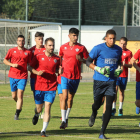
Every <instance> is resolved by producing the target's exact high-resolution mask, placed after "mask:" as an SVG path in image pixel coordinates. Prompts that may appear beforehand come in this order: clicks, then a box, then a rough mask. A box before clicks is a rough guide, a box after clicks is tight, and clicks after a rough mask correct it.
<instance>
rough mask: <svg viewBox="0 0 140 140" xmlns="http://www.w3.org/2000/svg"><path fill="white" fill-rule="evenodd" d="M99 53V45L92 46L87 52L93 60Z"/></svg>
mask: <svg viewBox="0 0 140 140" xmlns="http://www.w3.org/2000/svg"><path fill="white" fill-rule="evenodd" d="M99 53H100V49H99V47H98V46H95V47H93V49H92V50H91V52H90V53H89V56H90V58H92V59H93V60H94V59H96V58H97V57H98V56H99Z"/></svg>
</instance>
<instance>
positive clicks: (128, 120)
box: [0, 82, 140, 140]
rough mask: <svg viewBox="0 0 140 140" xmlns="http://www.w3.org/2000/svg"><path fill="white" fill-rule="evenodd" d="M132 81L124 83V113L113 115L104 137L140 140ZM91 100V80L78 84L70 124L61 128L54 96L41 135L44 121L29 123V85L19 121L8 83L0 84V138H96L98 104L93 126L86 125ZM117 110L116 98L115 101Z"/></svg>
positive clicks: (99, 121)
mask: <svg viewBox="0 0 140 140" xmlns="http://www.w3.org/2000/svg"><path fill="white" fill-rule="evenodd" d="M134 102H135V82H130V83H128V85H127V89H126V92H125V101H124V106H123V109H124V116H123V117H118V116H117V115H118V112H117V113H116V116H114V117H112V118H111V120H110V122H109V125H108V127H107V130H106V136H107V137H109V138H110V139H115V140H139V139H140V128H139V126H138V125H139V121H140V116H139V115H137V114H136V113H135V108H136V107H135V104H134ZM92 103H93V94H92V83H80V86H79V89H78V91H77V94H76V95H75V98H74V104H73V108H72V110H71V112H70V116H69V124H68V125H69V126H68V127H67V128H66V129H65V130H60V129H59V126H60V116H61V114H60V113H61V112H60V108H59V97H58V95H57V96H56V98H55V101H54V103H53V105H52V110H51V120H50V123H49V126H48V128H47V131H46V133H47V135H48V137H46V138H42V137H40V130H41V129H42V124H43V121H42V119H40V120H39V122H38V123H37V125H35V126H34V125H32V117H33V115H34V108H35V104H34V99H33V96H32V92H31V90H30V86H29V85H27V87H26V90H25V94H24V103H23V108H22V112H21V114H20V117H19V119H20V120H16V121H15V120H14V114H15V107H16V105H15V102H14V101H13V99H12V97H11V92H10V86H9V85H0V140H2V139H7V140H23V139H24V140H31V139H34V140H39V139H49V140H56V139H57V140H79V139H81V140H82V139H85V140H88V139H98V136H99V132H100V128H101V125H102V111H103V108H102V107H101V108H100V109H99V110H98V115H97V118H96V121H95V124H94V126H93V127H89V126H88V119H89V117H90V115H91V105H92ZM117 109H118V101H117Z"/></svg>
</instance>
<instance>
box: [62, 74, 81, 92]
mask: <svg viewBox="0 0 140 140" xmlns="http://www.w3.org/2000/svg"><path fill="white" fill-rule="evenodd" d="M79 82H80V79H68V78H66V77H63V76H61V87H62V90H63V89H69V90H70V92H72V93H76V91H77V88H78V85H79Z"/></svg>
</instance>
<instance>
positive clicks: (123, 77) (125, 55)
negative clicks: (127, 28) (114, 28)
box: [111, 37, 132, 116]
mask: <svg viewBox="0 0 140 140" xmlns="http://www.w3.org/2000/svg"><path fill="white" fill-rule="evenodd" d="M119 45H120V47H121V48H122V64H123V67H124V69H123V72H122V73H121V74H120V76H119V77H118V78H117V82H116V96H115V100H114V102H113V105H112V114H111V115H112V116H114V115H115V113H116V101H117V91H118V87H119V110H118V116H123V109H122V107H123V101H124V91H125V89H126V85H127V78H128V68H131V67H132V64H131V63H130V59H131V58H132V52H131V51H130V50H128V49H127V48H126V46H127V38H126V37H121V39H120V42H119Z"/></svg>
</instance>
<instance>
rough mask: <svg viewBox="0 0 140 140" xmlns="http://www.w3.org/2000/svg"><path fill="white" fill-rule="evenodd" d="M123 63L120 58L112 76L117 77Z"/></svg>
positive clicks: (121, 70)
mask: <svg viewBox="0 0 140 140" xmlns="http://www.w3.org/2000/svg"><path fill="white" fill-rule="evenodd" d="M123 69H124V67H123V64H122V63H121V58H120V59H119V60H118V68H117V69H116V70H115V71H114V76H115V77H119V76H120V74H121V73H122V72H123Z"/></svg>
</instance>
